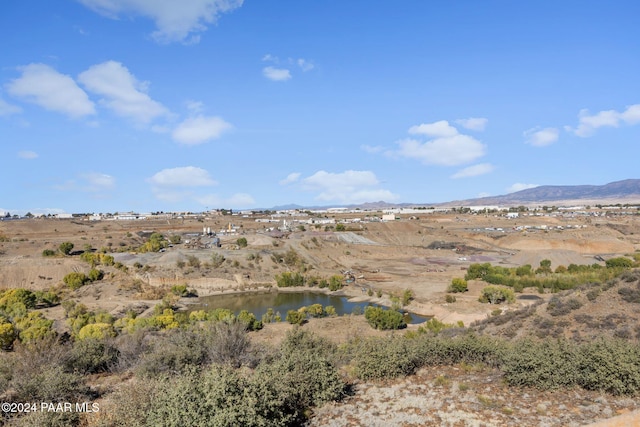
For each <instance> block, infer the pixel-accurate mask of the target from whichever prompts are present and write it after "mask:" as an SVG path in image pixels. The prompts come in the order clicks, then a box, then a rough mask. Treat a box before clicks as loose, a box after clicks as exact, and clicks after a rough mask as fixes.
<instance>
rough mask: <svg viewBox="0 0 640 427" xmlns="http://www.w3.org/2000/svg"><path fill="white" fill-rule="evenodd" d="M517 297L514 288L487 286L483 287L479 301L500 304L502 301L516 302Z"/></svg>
mask: <svg viewBox="0 0 640 427" xmlns="http://www.w3.org/2000/svg"><path fill="white" fill-rule="evenodd" d="M515 300H516V297H515V294H514V292H513V289H509V288H503V287H498V286H487V287H486V288H484V289H482V292H481V294H480V298H479V301H480V302H483V303H486V302H488V303H491V304H500V303H502V302H505V301H506V302H508V303H512V302H515Z"/></svg>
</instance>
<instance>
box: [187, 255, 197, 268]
mask: <svg viewBox="0 0 640 427" xmlns="http://www.w3.org/2000/svg"><path fill="white" fill-rule="evenodd" d="M187 263H188V264H189V266H190V267H193V268H200V259H199V258H198V257H197V256H195V255H187Z"/></svg>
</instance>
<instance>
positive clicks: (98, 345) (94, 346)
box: [65, 325, 119, 375]
mask: <svg viewBox="0 0 640 427" xmlns="http://www.w3.org/2000/svg"><path fill="white" fill-rule="evenodd" d="M89 326H92V325H89ZM118 357H119V351H118V349H117V348H116V347H115V346H114V345H113V343H111V342H110V341H107V340H105V339H102V338H94V337H84V338H83V339H81V340H78V341H76V342H75V343H74V344H73V348H72V349H71V351H70V352H69V355H68V359H67V360H66V363H65V365H66V367H67V370H68V371H70V372H78V373H80V374H82V375H87V374H96V373H99V372H108V371H110V370H111V369H112V368H113V367H114V366H116V364H117V363H118Z"/></svg>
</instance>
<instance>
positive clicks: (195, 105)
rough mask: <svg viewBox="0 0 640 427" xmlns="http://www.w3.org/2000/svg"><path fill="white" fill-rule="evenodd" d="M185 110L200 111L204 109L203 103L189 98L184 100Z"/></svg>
mask: <svg viewBox="0 0 640 427" xmlns="http://www.w3.org/2000/svg"><path fill="white" fill-rule="evenodd" d="M186 106H187V110H189V111H191V112H192V113H202V111H203V110H204V104H203V103H202V102H200V101H193V100H189V101H187V102H186Z"/></svg>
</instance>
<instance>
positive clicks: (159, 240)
mask: <svg viewBox="0 0 640 427" xmlns="http://www.w3.org/2000/svg"><path fill="white" fill-rule="evenodd" d="M167 246H169V242H167V240H166V239H165V238H164V236H163V235H162V234H160V233H153V234H151V236H149V240H147V241H146V242H145V243H144V244H143V245H142V246H140V247H139V248H138V250H139V251H140V252H158V251H160V249H164V248H166V247H167Z"/></svg>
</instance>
